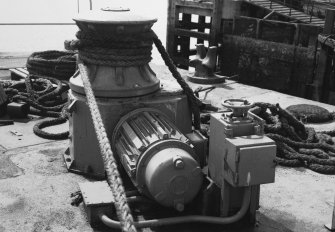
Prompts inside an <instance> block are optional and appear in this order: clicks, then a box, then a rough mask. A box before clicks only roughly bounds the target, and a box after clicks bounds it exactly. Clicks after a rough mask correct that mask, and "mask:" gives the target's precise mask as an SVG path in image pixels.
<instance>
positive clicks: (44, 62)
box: [26, 50, 76, 80]
mask: <svg viewBox="0 0 335 232" xmlns="http://www.w3.org/2000/svg"><path fill="white" fill-rule="evenodd" d="M74 55H75V53H74V52H69V51H54V50H51V51H43V52H34V53H32V54H31V55H30V56H29V57H28V60H27V64H26V67H27V69H28V71H29V73H30V74H36V75H41V76H48V77H54V78H57V79H64V80H68V79H69V78H70V77H71V76H72V75H73V73H74V71H75V69H76V58H75V56H74Z"/></svg>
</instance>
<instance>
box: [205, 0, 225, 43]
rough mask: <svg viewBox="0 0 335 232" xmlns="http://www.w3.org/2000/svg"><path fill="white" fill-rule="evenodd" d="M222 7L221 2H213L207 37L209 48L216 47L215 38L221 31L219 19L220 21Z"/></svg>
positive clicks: (219, 0)
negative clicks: (208, 35) (210, 23)
mask: <svg viewBox="0 0 335 232" xmlns="http://www.w3.org/2000/svg"><path fill="white" fill-rule="evenodd" d="M222 6H223V0H214V1H213V11H212V20H211V21H212V25H211V29H210V30H211V31H210V37H209V41H208V42H209V46H216V45H217V39H218V38H217V37H218V34H219V33H220V29H221V19H222Z"/></svg>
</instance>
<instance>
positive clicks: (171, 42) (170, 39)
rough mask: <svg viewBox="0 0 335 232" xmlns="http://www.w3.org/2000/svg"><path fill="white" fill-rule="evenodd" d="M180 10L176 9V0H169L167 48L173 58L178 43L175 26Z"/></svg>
mask: <svg viewBox="0 0 335 232" xmlns="http://www.w3.org/2000/svg"><path fill="white" fill-rule="evenodd" d="M178 17H179V15H178V12H177V10H176V1H175V0H169V1H168V14H167V31H166V49H167V52H168V53H169V55H170V56H171V58H172V59H173V56H175V53H176V50H177V45H176V36H175V28H176V24H177V21H178Z"/></svg>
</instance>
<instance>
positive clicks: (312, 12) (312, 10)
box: [309, 1, 314, 23]
mask: <svg viewBox="0 0 335 232" xmlns="http://www.w3.org/2000/svg"><path fill="white" fill-rule="evenodd" d="M313 14H314V1H312V9H311V13H310V15H311V16H310V18H309V23H311V22H312V15H313Z"/></svg>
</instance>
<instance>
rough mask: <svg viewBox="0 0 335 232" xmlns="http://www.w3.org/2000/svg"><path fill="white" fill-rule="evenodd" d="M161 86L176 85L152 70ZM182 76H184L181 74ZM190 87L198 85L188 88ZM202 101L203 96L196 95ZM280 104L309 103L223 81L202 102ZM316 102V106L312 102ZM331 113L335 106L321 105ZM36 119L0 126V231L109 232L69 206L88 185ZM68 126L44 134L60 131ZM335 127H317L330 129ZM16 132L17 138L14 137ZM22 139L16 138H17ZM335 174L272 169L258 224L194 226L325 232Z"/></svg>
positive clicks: (165, 72)
mask: <svg viewBox="0 0 335 232" xmlns="http://www.w3.org/2000/svg"><path fill="white" fill-rule="evenodd" d="M152 67H153V69H154V71H155V72H156V74H157V76H158V77H159V78H160V79H161V80H162V81H163V84H164V85H165V84H169V85H172V86H173V85H175V87H176V88H178V85H177V84H176V82H175V81H174V80H173V78H172V77H171V75H170V74H169V72H168V70H167V69H166V68H165V67H161V66H154V65H153V66H152ZM183 74H186V73H185V72H183ZM191 86H192V88H196V87H197V86H198V85H195V84H191ZM200 97H202V98H204V97H205V94H204V93H201V95H200ZM241 97H242V98H247V99H248V100H250V101H266V102H271V103H280V105H282V106H283V107H285V106H287V105H290V104H296V103H308V102H309V101H308V100H305V99H301V98H296V97H292V96H288V95H285V94H279V93H276V92H273V91H270V90H266V89H260V88H257V87H251V86H246V85H242V84H239V83H235V82H231V81H230V82H227V83H226V84H221V85H218V87H217V88H216V89H215V90H213V91H211V92H209V93H208V94H207V96H206V99H208V100H211V101H212V102H213V104H215V105H218V106H219V105H220V101H221V100H223V99H227V98H241ZM314 103H315V102H314ZM318 104H319V105H321V106H324V107H326V108H327V109H329V110H331V111H335V106H330V105H325V104H320V103H318ZM34 120H35V121H29V120H28V121H25V122H22V121H21V122H18V121H17V122H15V124H14V125H13V126H3V127H0V215H1V216H0V232H4V231H6V232H9V231H10V232H11V231H18V232H20V231H34V232H38V231H108V230H106V229H105V228H100V229H92V228H91V227H90V225H89V224H88V223H87V220H86V214H85V211H84V208H83V206H82V205H80V206H79V207H73V206H71V205H70V194H71V193H73V192H75V191H76V190H77V189H78V184H77V183H78V182H83V181H90V180H87V179H85V178H84V177H82V176H79V175H75V174H72V173H68V172H67V170H66V168H65V165H64V163H63V159H62V153H63V152H64V151H65V149H66V148H67V146H68V141H57V142H55V141H50V140H45V139H41V138H38V137H36V136H35V135H34V134H33V133H32V126H33V124H34V123H35V122H36V121H37V120H41V119H39V118H35V119H34ZM67 127H68V126H67V125H66V124H64V125H61V126H57V127H54V128H50V129H49V130H53V131H55V130H57V131H62V130H65V129H67ZM332 127H335V123H334V122H332V123H328V124H326V125H322V126H317V128H318V129H322V128H326V129H330V128H332ZM12 130H16V131H19V132H20V133H22V136H14V135H13V134H12V133H11V132H10V131H12ZM19 137H21V139H20V138H19ZM334 183H335V177H334V176H326V175H320V174H317V173H314V172H312V171H309V170H305V169H303V168H297V169H293V168H283V167H277V169H276V182H275V183H273V184H267V185H262V187H261V199H260V210H259V213H258V223H257V226H255V227H252V228H243V229H236V230H233V229H225V228H220V227H208V226H203V225H202V226H196V228H197V229H196V231H253V232H260V231H262V232H275V231H276V232H277V231H297V232H300V231H327V230H326V229H324V227H323V225H324V224H325V223H328V222H329V221H330V218H331V214H332V208H333V200H334V194H335V191H334V187H335V186H334ZM181 230H183V231H195V226H194V225H193V226H191V225H186V226H182V227H173V228H171V227H168V228H160V229H157V230H156V231H181Z"/></svg>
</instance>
